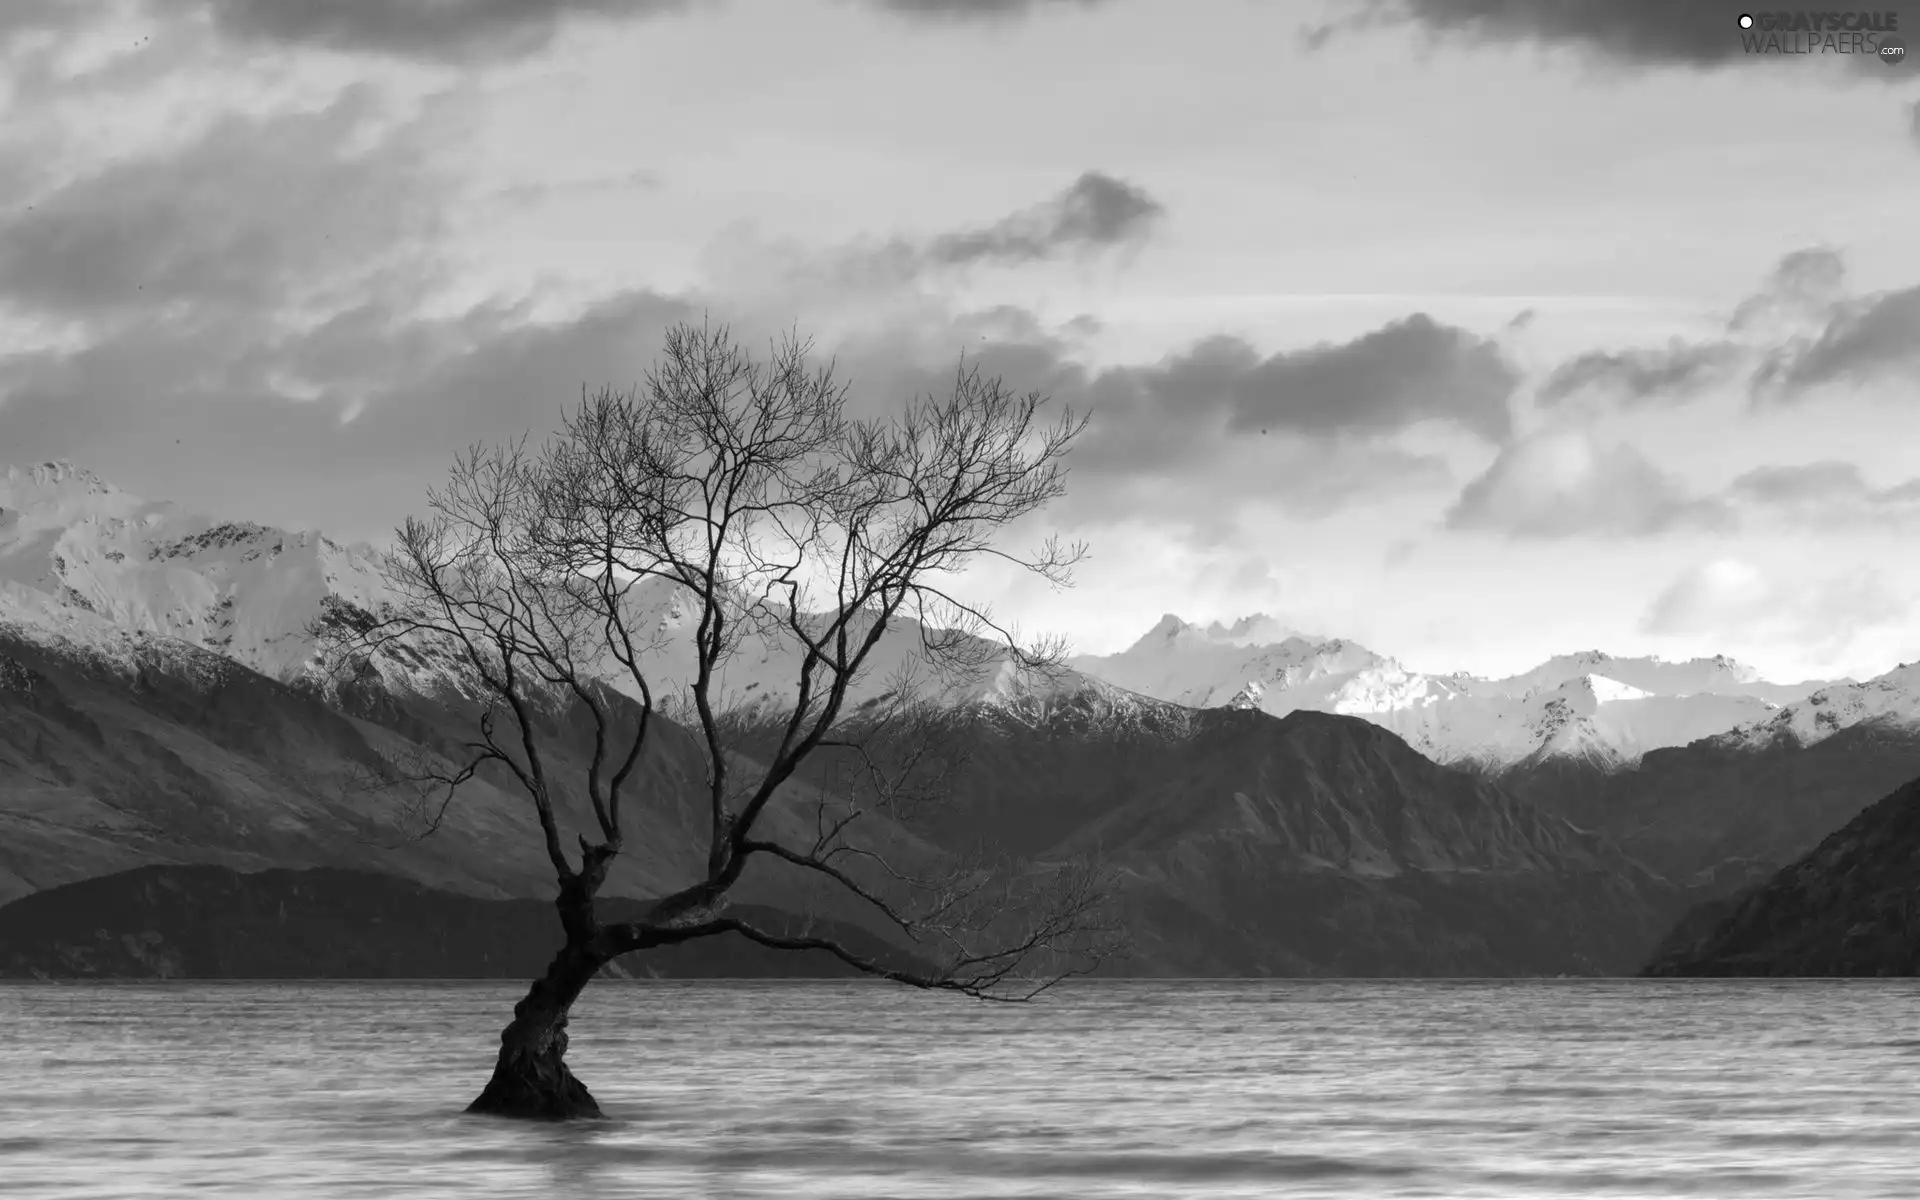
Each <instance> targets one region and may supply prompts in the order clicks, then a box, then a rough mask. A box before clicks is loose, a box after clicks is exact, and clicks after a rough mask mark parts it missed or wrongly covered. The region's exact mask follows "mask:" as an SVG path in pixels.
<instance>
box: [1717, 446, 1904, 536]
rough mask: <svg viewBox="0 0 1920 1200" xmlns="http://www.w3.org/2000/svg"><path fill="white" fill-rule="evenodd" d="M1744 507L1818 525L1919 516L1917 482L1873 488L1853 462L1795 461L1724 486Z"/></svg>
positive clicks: (1899, 520)
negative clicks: (1726, 486) (1795, 462)
mask: <svg viewBox="0 0 1920 1200" xmlns="http://www.w3.org/2000/svg"><path fill="white" fill-rule="evenodd" d="M1726 499H1727V501H1728V502H1729V503H1731V504H1734V505H1737V506H1739V507H1741V508H1742V509H1746V510H1751V511H1754V512H1757V513H1762V514H1765V515H1768V516H1774V517H1784V518H1786V519H1789V520H1792V521H1796V522H1799V523H1802V524H1808V525H1817V526H1859V525H1864V524H1874V523H1904V522H1907V521H1912V520H1914V519H1915V518H1920V479H1910V480H1908V481H1907V482H1905V483H1900V484H1895V485H1893V486H1891V487H1884V488H1880V487H1874V486H1873V485H1872V484H1870V483H1869V482H1867V478H1866V475H1865V473H1863V472H1862V471H1861V470H1860V468H1859V467H1858V466H1856V465H1854V464H1853V463H1847V462H1835V461H1832V460H1828V461H1824V462H1812V463H1798V464H1792V465H1786V466H1766V467H1759V468H1756V469H1755V470H1752V471H1748V472H1747V473H1746V474H1744V475H1742V476H1740V477H1739V478H1738V479H1735V480H1734V481H1733V483H1732V484H1730V485H1729V486H1728V488H1727V492H1726Z"/></svg>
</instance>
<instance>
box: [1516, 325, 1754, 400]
mask: <svg viewBox="0 0 1920 1200" xmlns="http://www.w3.org/2000/svg"><path fill="white" fill-rule="evenodd" d="M1739 358H1740V348H1739V347H1737V346H1735V345H1733V344H1732V343H1730V342H1719V341H1715V342H1686V341H1682V340H1680V339H1678V338H1676V339H1674V340H1673V341H1671V342H1669V343H1668V344H1667V345H1666V346H1663V347H1658V348H1643V349H1631V350H1593V351H1589V352H1588V353H1586V354H1582V355H1580V356H1579V357H1577V358H1574V359H1571V360H1569V361H1568V362H1565V363H1562V364H1561V365H1560V366H1559V367H1557V368H1556V369H1555V370H1554V372H1553V373H1552V374H1551V375H1549V376H1548V377H1547V379H1546V382H1544V383H1542V384H1541V385H1540V389H1539V391H1538V392H1537V393H1536V397H1537V399H1538V400H1539V402H1540V403H1541V404H1542V405H1545V406H1548V407H1552V406H1554V405H1557V404H1559V403H1561V402H1562V401H1564V400H1566V399H1568V398H1569V397H1571V396H1574V395H1576V394H1578V393H1581V392H1587V391H1592V392H1597V393H1600V394H1603V395H1606V396H1607V397H1609V398H1612V399H1617V400H1618V401H1619V402H1620V403H1622V404H1624V405H1626V406H1628V407H1633V406H1636V405H1643V404H1652V403H1658V402H1662V401H1668V400H1683V399H1687V398H1689V397H1691V396H1693V395H1696V394H1698V393H1699V392H1700V391H1701V390H1702V389H1704V388H1706V387H1709V386H1711V385H1712V384H1714V383H1715V382H1717V381H1718V380H1719V379H1720V378H1722V377H1723V376H1724V374H1725V373H1726V372H1727V370H1728V369H1729V368H1731V367H1732V366H1733V365H1734V364H1735V363H1736V362H1737V361H1739Z"/></svg>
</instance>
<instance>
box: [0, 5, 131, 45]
mask: <svg viewBox="0 0 1920 1200" xmlns="http://www.w3.org/2000/svg"><path fill="white" fill-rule="evenodd" d="M108 11H110V8H109V5H108V3H107V0H8V2H7V3H6V4H5V5H0V50H3V49H6V48H7V47H8V46H10V45H11V44H12V43H13V42H15V41H17V40H19V39H20V38H24V37H28V36H31V35H33V34H41V33H65V32H67V31H69V30H72V29H77V28H79V27H81V26H83V25H88V24H91V23H92V22H94V21H96V20H98V19H99V18H100V17H101V16H103V15H105V14H106V13H107V12H108Z"/></svg>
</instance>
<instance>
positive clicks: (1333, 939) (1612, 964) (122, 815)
mask: <svg viewBox="0 0 1920 1200" xmlns="http://www.w3.org/2000/svg"><path fill="white" fill-rule="evenodd" d="M0 667H3V668H4V671H5V678H6V679H7V680H9V681H10V682H8V683H7V684H5V685H4V687H0V885H4V891H0V896H8V897H13V896H19V895H21V894H23V893H26V892H29V891H34V890H39V889H44V888H48V887H53V886H57V885H59V884H62V883H71V882H75V881H78V880H82V879H87V878H92V877H96V876H102V875H108V874H112V873H114V872H118V871H124V870H127V869H130V868H133V867H138V866H142V865H154V864H209V865H220V866H226V867H230V868H233V869H237V870H245V871H257V870H260V869H263V868H271V867H289V868H358V869H367V870H375V871H379V872H382V873H385V874H389V875H393V876H396V877H399V878H402V879H406V880H411V881H414V882H416V883H419V884H423V885H427V886H430V887H434V888H439V889H446V890H449V891H453V892H458V893H464V894H466V895H469V896H476V897H485V898H490V899H506V898H510V897H527V898H531V899H537V900H541V901H545V900H547V899H548V898H549V897H550V896H551V894H552V893H551V889H552V886H553V885H552V880H551V873H550V868H549V866H548V864H546V862H545V860H544V857H543V855H542V853H541V850H540V844H539V838H538V836H537V834H536V832H535V827H534V823H533V821H532V818H531V815H530V813H529V811H528V808H527V805H526V804H525V802H524V801H523V800H522V799H521V798H519V797H518V796H517V795H516V794H515V792H514V790H513V789H512V788H511V787H508V786H505V782H506V781H504V780H500V779H492V778H488V777H485V776H483V777H482V778H481V779H479V780H477V781H476V782H475V784H474V785H473V786H472V787H471V788H470V789H469V790H468V791H467V792H466V794H463V796H462V797H461V799H460V800H459V802H458V804H457V805H456V806H455V808H454V809H453V810H451V812H450V813H449V816H448V819H447V821H446V823H445V824H444V826H443V827H442V828H440V829H439V831H438V832H436V833H434V834H433V836H431V837H426V838H419V839H414V838H410V837H409V836H408V834H409V833H412V832H417V829H415V828H411V827H410V826H409V825H408V824H407V820H406V817H405V814H404V813H403V812H400V811H398V810H397V808H396V805H395V802H394V800H393V799H392V798H391V797H377V796H373V795H370V794H369V793H368V792H367V791H365V790H364V788H362V789H360V790H356V786H355V785H356V779H357V777H358V776H359V775H360V774H364V772H365V770H366V769H367V768H369V767H372V766H377V765H378V764H379V763H381V762H385V761H392V760H394V759H395V758H396V757H404V756H405V755H408V754H418V753H421V752H432V751H433V750H435V749H436V748H445V747H449V746H451V745H453V744H454V743H456V742H457V741H459V740H462V739H464V738H465V737H466V736H469V734H468V732H467V731H468V730H469V729H470V728H471V725H470V720H471V716H472V714H471V713H469V712H465V711H463V702H462V701H461V700H460V699H459V698H458V697H445V696H425V695H421V694H418V693H415V692H406V691H399V690H395V689H393V688H389V687H387V686H386V685H383V684H381V683H379V682H378V681H377V680H375V679H369V678H364V677H363V678H361V679H360V680H357V681H353V682H351V683H350V684H349V686H347V687H344V688H342V689H340V690H339V691H338V692H336V693H333V694H330V695H327V696H322V695H321V694H320V693H319V692H318V691H317V690H315V689H302V688H296V687H290V686H288V685H285V684H282V683H278V682H276V681H273V680H270V679H267V678H265V677H263V676H260V675H257V674H255V673H253V672H251V671H248V670H247V669H246V668H244V667H241V666H239V665H238V664H236V663H233V662H232V661H231V660H227V659H224V658H221V657H220V656H218V655H214V654H210V653H208V652H205V651H194V652H193V653H192V654H190V655H183V654H182V653H178V652H176V651H175V650H173V649H169V650H167V651H166V652H165V653H162V652H158V651H156V652H155V653H153V654H151V655H149V656H148V658H146V659H144V660H141V661H140V662H139V663H138V666H137V669H135V670H133V671H132V672H131V673H130V674H129V672H127V671H124V670H120V669H118V668H115V669H106V668H99V667H98V665H97V664H91V663H89V662H88V661H87V660H86V659H85V658H84V656H74V655H70V654H66V653H63V652H61V651H59V650H56V649H50V648H48V647H47V646H45V645H42V644H40V643H37V642H34V641H32V640H29V639H25V638H22V637H11V638H0ZM552 719H553V720H554V721H555V722H556V724H555V726H554V731H555V732H557V733H559V734H561V737H560V738H559V742H558V749H557V750H556V754H557V755H559V760H558V761H560V762H561V763H562V765H564V766H565V767H566V769H568V770H573V771H577V770H578V769H579V766H580V764H581V762H582V756H583V754H584V744H585V743H584V732H583V730H582V729H580V728H577V727H573V728H569V727H568V726H567V724H566V723H567V720H568V718H567V716H566V714H564V713H556V714H555V715H554V716H553V718H552ZM963 728H964V733H965V737H966V739H967V742H966V745H965V746H964V751H965V753H964V755H963V758H964V762H963V764H962V766H961V768H960V769H959V772H958V774H957V775H955V776H954V777H953V778H952V780H951V781H950V783H949V790H948V793H947V794H946V795H945V796H944V797H943V803H941V804H938V805H935V806H933V807H932V808H931V809H929V810H927V811H926V812H925V813H921V814H916V815H914V816H913V817H912V818H911V819H910V820H909V823H908V824H907V825H900V824H897V823H888V822H887V821H885V820H876V821H875V822H874V823H873V825H872V830H873V833H872V836H874V837H876V838H878V839H879V840H880V841H881V842H882V843H884V844H885V845H887V846H888V847H890V848H891V851H892V852H895V853H898V854H904V855H908V856H915V855H939V854H941V853H942V852H943V851H942V847H947V848H951V849H955V850H963V849H969V848H984V849H989V850H994V851H1000V852H1010V853H1014V854H1016V855H1020V856H1041V857H1047V856H1054V855H1061V854H1068V853H1076V854H1078V853H1085V854H1096V855H1098V856H1100V857H1101V858H1103V859H1104V860H1105V861H1106V862H1107V863H1108V864H1109V865H1110V866H1111V867H1113V868H1114V870H1115V871H1116V873H1117V875H1118V878H1119V880H1120V894H1119V900H1120V903H1121V905H1122V908H1123V910H1124V912H1125V914H1126V916H1127V920H1128V923H1129V927H1130V928H1131V930H1132V932H1133V934H1134V938H1135V954H1134V956H1133V957H1132V959H1130V960H1129V962H1128V963H1127V964H1125V965H1124V966H1123V967H1122V968H1120V969H1122V970H1125V971H1127V972H1129V973H1135V974H1151V975H1185V974H1199V975H1262V974H1282V975H1342V974H1366V975H1423V974H1440V975H1515V974H1559V973H1563V972H1564V973H1587V974H1591V973H1605V974H1617V973H1624V972H1627V971H1630V970H1633V969H1635V968H1636V967H1637V966H1638V965H1639V964H1640V963H1641V962H1642V961H1644V958H1645V955H1646V953H1647V952H1648V951H1649V949H1650V948H1651V947H1652V945H1653V943H1654V942H1655V940H1656V939H1657V938H1658V936H1659V934H1660V933H1661V932H1663V931H1664V929H1665V928H1666V927H1667V926H1668V925H1669V924H1670V923H1671V921H1672V920H1673V919H1674V918H1675V917H1677V915H1678V914H1679V912H1680V911H1681V909H1682V907H1683V902H1684V899H1685V898H1684V897H1683V896H1682V895H1681V894H1680V893H1679V892H1678V891H1677V890H1676V889H1674V888H1673V887H1672V886H1671V885H1670V884H1668V883H1667V881H1666V880H1664V879H1663V878H1661V877H1660V876H1659V875H1658V874H1656V873H1654V872H1651V871H1649V870H1647V869H1646V868H1645V867H1643V866H1641V865H1640V864H1639V863H1637V862H1635V861H1634V860H1633V859H1632V858H1630V857H1629V856H1627V855H1625V854H1623V853H1622V852H1621V851H1620V850H1619V849H1618V848H1617V847H1615V846H1613V845H1612V844H1611V843H1610V842H1609V841H1608V840H1607V839H1606V838H1605V837H1603V836H1599V835H1596V834H1593V833H1588V832H1585V831H1583V830H1582V829H1580V828H1578V827H1576V825H1575V824H1573V823H1569V822H1568V821H1566V820H1564V819H1563V818H1561V817H1558V816H1556V815H1554V814H1552V813H1550V812H1547V811H1544V810H1543V809H1542V808H1541V807H1540V806H1538V805H1535V804H1531V803H1528V802H1527V801H1525V800H1523V799H1521V798H1518V797H1516V796H1515V795H1513V794H1512V793H1511V792H1509V791H1507V790H1505V789H1504V788H1502V787H1501V786H1500V785H1498V784H1497V783H1494V782H1491V781H1488V780H1486V779H1483V778H1478V777H1475V776H1473V775H1471V774H1468V773H1464V772H1461V771H1456V770H1453V769H1450V768H1446V767H1441V766H1439V765H1437V764H1434V763H1432V762H1431V761H1429V760H1427V759H1425V758H1424V757H1422V756H1421V755H1419V754H1418V753H1417V752H1415V751H1414V750H1413V749H1412V748H1411V747H1409V746H1408V745H1407V744H1406V743H1405V742H1403V741H1402V740H1400V739H1399V738H1398V737H1396V736H1394V735H1393V734H1392V733H1390V732H1388V731H1386V730H1384V729H1381V728H1380V727H1378V726H1375V725H1372V724H1370V723H1368V722H1366V721H1364V720H1361V719H1359V718H1353V717H1341V716H1329V715H1325V714H1320V713H1311V712H1302V713H1296V714H1292V715H1290V716H1288V717H1286V718H1274V717H1271V716H1267V715H1266V714H1263V713H1260V712H1257V711H1239V710H1202V711H1195V710H1189V709H1183V708H1180V707H1178V706H1174V705H1167V704H1162V703H1159V702H1154V701H1146V700H1144V699H1143V698H1137V697H1131V698H1130V697H1128V696H1127V695H1125V694H1118V695H1115V694H1111V689H1108V691H1106V692H1101V693H1098V694H1092V693H1090V694H1088V695H1087V696H1083V697H1080V698H1077V699H1070V700H1068V701H1065V702H1060V701H1057V700H1056V699H1049V700H1048V701H1047V703H1046V704H1045V705H1043V706H1041V707H1039V708H1036V709H1029V710H1019V709H1015V708H1008V707H1005V706H1002V707H1001V708H998V709H994V710H991V711H986V712H982V713H977V714H974V715H973V716H971V717H970V718H969V719H968V720H967V721H966V722H965V723H964V726H963ZM751 749H752V748H751V747H750V746H749V747H746V752H748V753H751ZM698 762H699V759H698V757H697V755H696V754H695V752H694V748H693V746H692V745H691V743H690V742H689V741H688V740H687V735H686V734H685V732H684V731H682V730H679V729H677V728H676V727H673V726H671V725H665V726H663V727H662V736H661V737H660V738H659V739H658V741H657V743H656V744H655V745H654V746H653V747H652V748H651V749H650V751H649V754H648V757H647V759H646V763H645V769H644V772H643V775H642V777H641V779H640V780H639V781H638V783H639V786H637V787H635V788H634V789H633V797H634V799H633V801H632V803H633V805H634V807H633V809H632V820H633V821H634V823H635V831H634V834H633V836H632V837H631V838H630V842H631V844H632V846H633V847H634V849H633V851H632V853H631V854H629V855H626V856H623V858H622V859H621V860H620V863H619V866H618V869H617V871H616V874H615V875H614V877H613V878H612V880H611V881H610V883H609V887H608V894H609V895H613V896H627V897H645V896H650V895H658V894H660V893H661V892H663V891H665V890H667V889H668V888H669V887H672V886H677V884H678V883H679V882H680V881H682V880H684V879H686V878H688V877H690V874H691V872H693V871H694V870H696V869H698V865H699V862H700V849H701V846H702V841H701V839H702V838H703V837H704V834H705V827H704V820H705V813H704V809H703V808H702V805H701V801H700V800H699V796H698V786H697V785H698V783H699V780H700V778H701V776H700V773H699V768H698ZM813 782H815V783H823V782H825V780H824V779H823V778H818V777H816V778H815V779H814V781H813ZM791 790H792V792H793V794H794V796H795V797H797V798H796V799H795V800H794V801H793V803H792V804H790V805H788V806H787V807H785V808H782V809H778V810H772V816H773V828H774V830H775V831H776V832H783V833H785V835H786V836H788V837H790V838H800V837H803V836H805V835H806V833H807V832H808V831H809V830H810V829H811V822H810V821H809V820H807V819H806V818H805V817H804V811H805V803H806V802H807V797H808V796H811V795H815V793H812V792H810V791H809V790H808V788H807V786H806V785H805V784H804V783H802V784H796V785H795V786H794V788H793V789H791ZM562 802H563V806H565V807H567V808H568V812H567V815H568V817H569V819H570V820H573V821H575V822H576V827H584V826H583V825H580V824H578V822H579V819H580V818H581V817H583V816H584V813H583V812H581V805H580V803H579V799H578V797H563V801H562ZM748 883H749V884H750V885H751V886H750V887H749V888H748V890H747V891H746V893H745V894H743V895H742V897H741V900H742V902H743V903H750V904H756V905H762V906H765V907H767V908H769V909H777V910H780V911H784V912H790V913H807V914H815V915H818V916H821V917H823V918H826V919H832V920H839V921H843V922H848V923H851V924H855V925H864V926H865V927H866V928H868V929H869V930H870V931H871V932H873V933H874V934H876V935H879V934H880V932H881V931H880V928H879V926H878V923H877V922H872V914H870V913H863V912H861V911H860V908H859V906H858V905H857V904H850V903H849V902H847V901H846V899H845V898H844V897H839V896H835V895H833V894H832V893H831V890H830V889H827V890H823V889H821V888H817V887H816V888H812V889H811V890H809V889H808V888H807V887H805V886H803V882H802V881H800V880H797V879H795V878H794V877H793V873H792V872H786V873H782V872H781V871H779V870H772V869H769V870H765V871H761V870H760V869H759V868H758V867H756V874H755V875H754V876H752V877H750V879H749V881H748Z"/></svg>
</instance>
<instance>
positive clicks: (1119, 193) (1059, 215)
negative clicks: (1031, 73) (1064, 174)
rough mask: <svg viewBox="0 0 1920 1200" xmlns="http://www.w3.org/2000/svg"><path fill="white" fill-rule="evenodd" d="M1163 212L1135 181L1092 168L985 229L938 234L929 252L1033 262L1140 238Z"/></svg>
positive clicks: (942, 258)
mask: <svg viewBox="0 0 1920 1200" xmlns="http://www.w3.org/2000/svg"><path fill="white" fill-rule="evenodd" d="M1165 213H1166V209H1165V208H1163V207H1162V206H1161V205H1160V202H1159V201H1157V200H1155V199H1154V198H1153V197H1152V196H1149V195H1148V194H1147V193H1146V192H1145V191H1143V190H1142V189H1140V188H1138V187H1135V186H1134V185H1133V184H1130V183H1127V182H1125V181H1124V180H1120V179H1115V178H1114V177H1113V176H1111V175H1106V174H1103V173H1101V172H1099V171H1088V172H1086V173H1085V174H1083V175H1081V176H1080V178H1078V179H1076V180H1074V181H1073V183H1072V184H1071V185H1070V186H1069V187H1068V188H1067V189H1066V190H1065V191H1063V192H1061V193H1060V194H1059V195H1058V196H1055V197H1053V198H1051V199H1049V200H1047V201H1046V202H1044V203H1042V204H1037V205H1035V206H1034V207H1032V208H1029V209H1026V210H1024V211H1022V212H1017V213H1014V214H1013V215H1011V216H1008V217H1004V218H1002V219H1001V220H998V221H996V222H994V223H993V224H992V225H989V226H987V227H986V228H984V229H976V230H967V231H964V232H960V233H950V234H946V235H945V236H942V237H939V238H936V239H934V240H933V242H932V243H930V244H929V245H928V246H927V248H926V250H925V254H926V256H927V257H928V258H930V259H932V260H933V261H935V262H940V263H950V264H956V265H958V264H964V263H974V262H993V263H1003V264H1017V263H1024V262H1032V261H1035V260H1037V259H1043V258H1050V257H1052V256H1054V255H1056V254H1061V253H1066V252H1071V251H1075V250H1095V249H1105V248H1107V247H1111V246H1118V245H1122V244H1125V243H1128V242H1135V241H1138V240H1140V239H1141V238H1144V237H1145V236H1146V234H1147V232H1148V230H1149V229H1150V228H1151V227H1152V226H1153V224H1154V223H1155V222H1156V221H1158V220H1159V219H1160V218H1161V217H1162V216H1164V215H1165Z"/></svg>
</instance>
